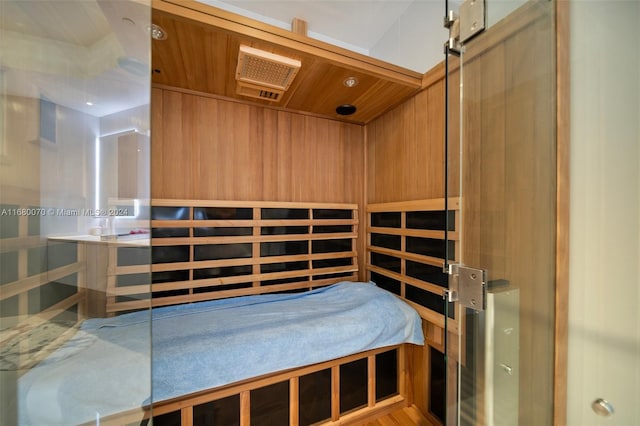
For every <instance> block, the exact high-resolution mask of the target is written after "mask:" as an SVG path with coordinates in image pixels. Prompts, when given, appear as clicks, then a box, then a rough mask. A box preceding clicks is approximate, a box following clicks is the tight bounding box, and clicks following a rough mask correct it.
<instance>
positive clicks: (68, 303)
mask: <svg viewBox="0 0 640 426" xmlns="http://www.w3.org/2000/svg"><path fill="white" fill-rule="evenodd" d="M85 297H86V290H80V291H78V292H77V293H76V294H74V295H72V296H69V297H67V298H66V299H64V300H62V301H60V302H58V303H56V304H55V305H53V306H50V307H49V308H47V309H45V310H43V311H42V312H39V313H37V314H30V315H28V317H27V318H26V320H25V321H20V325H19V326H18V327H15V328H11V329H7V330H3V331H2V332H0V346H1V345H4V344H5V343H6V342H7V341H9V340H11V339H13V338H15V337H16V336H19V335H21V334H24V333H27V332H28V331H30V330H32V329H34V328H36V327H38V326H39V325H42V324H44V323H46V322H48V321H51V320H52V319H53V318H55V317H57V316H58V315H60V314H62V313H64V312H66V311H67V310H68V309H69V308H71V307H73V306H75V305H77V304H78V303H80V302H81V301H83V300H84V298H85ZM4 318H5V319H9V317H4Z"/></svg>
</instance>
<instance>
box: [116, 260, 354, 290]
mask: <svg viewBox="0 0 640 426" xmlns="http://www.w3.org/2000/svg"><path fill="white" fill-rule="evenodd" d="M357 270H358V267H357V265H347V266H335V267H330V268H317V269H300V270H293V271H283V272H270V273H264V274H249V275H238V276H234V277H221V278H207V279H201V280H192V281H173V282H167V283H156V284H153V285H152V291H154V292H157V291H173V290H185V289H196V288H202V287H214V286H224V285H230V284H240V283H250V282H255V281H271V280H281V279H288V278H299V277H300V278H302V277H314V276H317V275H327V274H340V273H349V272H356V271H357ZM136 289H138V290H136ZM145 289H146V290H145ZM148 289H149V286H148V284H143V285H136V286H124V287H116V288H114V289H109V290H108V293H107V294H108V295H132V294H142V293H145V292H146V291H148ZM253 292H254V293H255V289H253Z"/></svg>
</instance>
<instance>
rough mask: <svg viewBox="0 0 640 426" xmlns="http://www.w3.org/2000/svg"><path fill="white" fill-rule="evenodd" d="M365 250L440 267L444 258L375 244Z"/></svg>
mask: <svg viewBox="0 0 640 426" xmlns="http://www.w3.org/2000/svg"><path fill="white" fill-rule="evenodd" d="M367 250H369V251H370V252H373V253H380V254H386V255H387V256H393V257H397V258H399V259H406V260H412V261H414V262H418V263H425V264H427V265H431V266H437V267H440V268H442V267H443V266H444V259H441V258H439V257H431V256H424V255H421V254H416V253H410V252H408V251H400V250H393V249H388V248H384V247H376V246H367Z"/></svg>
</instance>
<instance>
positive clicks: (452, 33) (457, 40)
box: [444, 0, 486, 55]
mask: <svg viewBox="0 0 640 426" xmlns="http://www.w3.org/2000/svg"><path fill="white" fill-rule="evenodd" d="M484 2H485V0H465V1H464V2H463V3H462V4H461V5H460V15H459V16H458V15H456V13H455V12H454V11H452V10H450V11H449V12H448V13H447V16H445V17H444V27H445V28H447V29H448V30H449V39H448V40H447V42H446V43H445V45H444V46H445V48H444V50H445V53H447V54H453V55H460V51H461V49H462V46H463V45H464V43H465V42H467V41H469V40H470V39H472V38H473V37H474V36H476V35H477V34H479V33H480V32H482V31H483V30H484V29H485V27H486V14H485V5H484Z"/></svg>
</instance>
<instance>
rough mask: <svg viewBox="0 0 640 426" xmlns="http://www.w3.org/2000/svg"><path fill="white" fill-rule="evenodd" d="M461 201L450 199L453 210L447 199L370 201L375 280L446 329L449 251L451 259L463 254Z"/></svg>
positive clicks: (371, 262)
mask: <svg viewBox="0 0 640 426" xmlns="http://www.w3.org/2000/svg"><path fill="white" fill-rule="evenodd" d="M459 204H460V202H459V199H458V198H451V199H449V202H448V206H447V207H448V209H449V212H447V211H445V199H444V198H438V199H428V200H415V201H406V202H392V203H379V204H369V205H368V206H367V221H368V224H367V231H366V233H367V266H366V268H367V273H368V277H369V279H371V280H372V281H374V282H375V283H376V284H377V285H378V286H379V287H382V288H384V289H386V290H388V291H390V292H392V293H395V294H397V295H398V296H400V297H402V298H403V299H405V301H406V302H408V303H409V304H410V305H411V306H413V307H414V308H415V309H416V310H417V311H418V313H419V314H420V316H422V318H424V319H425V320H427V321H428V322H429V323H431V324H434V325H436V326H438V327H440V328H444V314H445V309H444V308H445V302H444V298H443V296H444V292H445V291H446V290H447V287H448V276H447V275H446V274H445V273H444V272H443V267H444V260H445V255H446V254H445V251H448V253H449V258H450V260H451V261H454V260H455V259H459V250H460V244H459V241H460V240H459V237H460V236H459V233H458V231H459V214H458V213H459V208H460V207H459ZM447 215H449V218H448V220H447V217H446V216H447ZM447 226H448V229H447ZM445 234H446V235H445ZM446 244H449V246H448V248H447V246H446ZM454 324H455V323H454Z"/></svg>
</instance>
